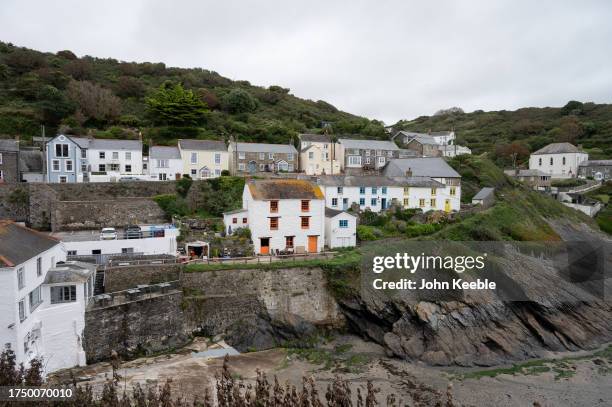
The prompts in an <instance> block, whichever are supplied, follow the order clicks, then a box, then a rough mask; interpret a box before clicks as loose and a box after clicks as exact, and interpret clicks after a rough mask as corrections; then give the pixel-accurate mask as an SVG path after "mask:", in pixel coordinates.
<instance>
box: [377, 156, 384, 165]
mask: <svg viewBox="0 0 612 407" xmlns="http://www.w3.org/2000/svg"><path fill="white" fill-rule="evenodd" d="M384 163H385V157H384V156H380V157H378V164H384Z"/></svg>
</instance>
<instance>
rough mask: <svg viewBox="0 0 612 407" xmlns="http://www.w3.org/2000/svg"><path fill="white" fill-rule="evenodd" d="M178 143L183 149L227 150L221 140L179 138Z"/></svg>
mask: <svg viewBox="0 0 612 407" xmlns="http://www.w3.org/2000/svg"><path fill="white" fill-rule="evenodd" d="M178 145H179V147H180V148H181V149H183V150H204V151H227V146H226V145H225V142H224V141H221V140H194V139H181V140H179V141H178Z"/></svg>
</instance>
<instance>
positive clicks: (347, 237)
mask: <svg viewBox="0 0 612 407" xmlns="http://www.w3.org/2000/svg"><path fill="white" fill-rule="evenodd" d="M325 245H326V246H327V247H329V248H330V249H333V248H336V247H354V246H356V245H357V217H356V216H355V215H353V214H351V213H349V212H346V211H339V210H336V209H330V208H325Z"/></svg>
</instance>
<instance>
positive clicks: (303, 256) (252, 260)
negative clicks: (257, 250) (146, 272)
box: [186, 251, 337, 264]
mask: <svg viewBox="0 0 612 407" xmlns="http://www.w3.org/2000/svg"><path fill="white" fill-rule="evenodd" d="M336 253H337V252H333V251H327V252H318V253H293V254H278V255H271V256H252V257H213V258H207V259H195V260H189V261H187V262H186V263H187V264H269V263H273V262H277V261H294V262H296V261H302V260H315V259H331V258H333V257H334V256H335V255H336Z"/></svg>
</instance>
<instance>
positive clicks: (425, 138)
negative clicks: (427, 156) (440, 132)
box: [408, 134, 438, 145]
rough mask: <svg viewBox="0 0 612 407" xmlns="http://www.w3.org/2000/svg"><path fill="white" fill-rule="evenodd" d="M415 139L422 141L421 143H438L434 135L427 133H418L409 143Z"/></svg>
mask: <svg viewBox="0 0 612 407" xmlns="http://www.w3.org/2000/svg"><path fill="white" fill-rule="evenodd" d="M413 141H416V142H418V143H421V144H430V145H438V143H437V142H436V140H435V139H434V138H433V137H431V136H429V135H427V134H419V135H416V136H414V137H412V138H411V139H410V141H409V142H408V143H412V142H413Z"/></svg>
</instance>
